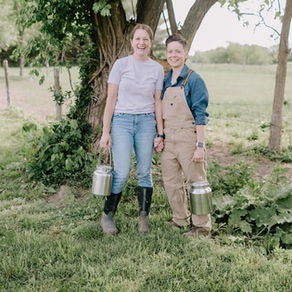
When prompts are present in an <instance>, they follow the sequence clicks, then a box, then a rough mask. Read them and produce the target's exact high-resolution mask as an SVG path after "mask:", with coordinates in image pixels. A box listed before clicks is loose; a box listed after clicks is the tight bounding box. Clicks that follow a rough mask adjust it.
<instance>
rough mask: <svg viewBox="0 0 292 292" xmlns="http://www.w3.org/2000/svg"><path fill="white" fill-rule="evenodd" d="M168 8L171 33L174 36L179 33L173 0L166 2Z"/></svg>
mask: <svg viewBox="0 0 292 292" xmlns="http://www.w3.org/2000/svg"><path fill="white" fill-rule="evenodd" d="M166 7H167V13H168V20H169V23H170V29H171V33H172V34H174V33H176V32H177V24H176V20H175V14H174V10H173V4H172V0H166Z"/></svg>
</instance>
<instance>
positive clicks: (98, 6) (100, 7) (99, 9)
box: [92, 0, 111, 16]
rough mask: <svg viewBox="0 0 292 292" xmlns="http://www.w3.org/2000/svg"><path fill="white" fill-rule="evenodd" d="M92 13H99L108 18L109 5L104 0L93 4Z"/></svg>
mask: <svg viewBox="0 0 292 292" xmlns="http://www.w3.org/2000/svg"><path fill="white" fill-rule="evenodd" d="M92 9H93V11H94V13H100V15H102V16H110V15H111V13H110V9H111V5H110V4H108V3H107V1H106V0H100V1H98V2H95V3H94V4H93V6H92Z"/></svg>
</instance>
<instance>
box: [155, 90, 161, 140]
mask: <svg viewBox="0 0 292 292" xmlns="http://www.w3.org/2000/svg"><path fill="white" fill-rule="evenodd" d="M160 96H161V90H156V91H155V95H154V98H155V117H156V128H157V134H160V135H162V134H163V120H162V101H161V99H160Z"/></svg>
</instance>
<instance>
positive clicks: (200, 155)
mask: <svg viewBox="0 0 292 292" xmlns="http://www.w3.org/2000/svg"><path fill="white" fill-rule="evenodd" d="M205 127H206V126H205V125H197V126H196V130H197V143H198V142H199V143H203V144H204V146H203V147H198V146H197V147H196V150H195V152H194V155H193V158H192V161H202V160H204V159H205Z"/></svg>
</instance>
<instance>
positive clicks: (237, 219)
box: [228, 210, 247, 226]
mask: <svg viewBox="0 0 292 292" xmlns="http://www.w3.org/2000/svg"><path fill="white" fill-rule="evenodd" d="M246 214H247V210H234V211H233V212H232V214H231V215H230V217H229V220H228V224H229V225H235V226H239V224H240V223H241V221H242V220H241V217H243V216H245V215H246Z"/></svg>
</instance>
